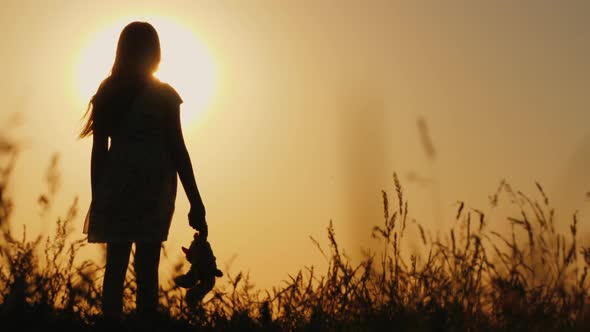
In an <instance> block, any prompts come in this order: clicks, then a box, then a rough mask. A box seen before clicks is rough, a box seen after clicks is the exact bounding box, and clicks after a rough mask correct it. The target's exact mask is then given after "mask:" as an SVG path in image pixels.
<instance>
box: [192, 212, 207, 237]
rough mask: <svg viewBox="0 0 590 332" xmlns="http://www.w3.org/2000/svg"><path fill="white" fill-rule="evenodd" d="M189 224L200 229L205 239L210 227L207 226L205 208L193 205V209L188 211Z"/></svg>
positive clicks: (200, 233) (197, 229)
mask: <svg viewBox="0 0 590 332" xmlns="http://www.w3.org/2000/svg"><path fill="white" fill-rule="evenodd" d="M188 224H189V225H190V226H191V227H192V228H194V229H195V230H196V231H198V232H199V235H200V236H203V238H204V239H205V240H206V239H207V235H208V234H209V229H208V227H207V220H205V209H204V208H194V207H193V206H191V210H190V211H189V213H188Z"/></svg>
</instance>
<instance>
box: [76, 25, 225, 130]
mask: <svg viewBox="0 0 590 332" xmlns="http://www.w3.org/2000/svg"><path fill="white" fill-rule="evenodd" d="M132 21H145V22H148V23H150V24H152V25H153V26H154V28H155V29H156V31H157V32H158V35H159V37H160V46H161V49H162V61H161V63H160V67H159V69H158V71H157V72H156V73H155V76H156V77H157V78H158V79H160V80H161V81H163V82H166V83H169V84H170V85H172V86H173V87H174V88H175V89H176V90H177V91H178V93H179V94H180V96H181V97H182V99H183V100H184V103H183V104H182V106H181V114H182V122H183V125H187V124H188V125H191V124H192V123H194V122H195V121H196V120H197V119H199V118H200V115H201V114H203V113H204V112H205V111H206V109H207V106H208V104H209V103H210V102H211V99H212V97H213V93H214V91H215V85H216V80H215V77H216V75H215V74H216V73H215V71H216V66H215V63H214V61H213V58H212V57H211V55H210V53H209V52H208V50H207V49H206V48H205V46H204V45H203V43H202V42H201V41H200V40H199V38H198V37H197V36H196V35H195V34H194V33H193V32H192V31H191V29H190V28H189V27H186V26H183V25H181V24H180V23H178V22H175V21H174V20H171V19H163V18H145V17H143V18H126V19H121V20H118V21H117V22H115V23H112V24H109V25H108V26H106V27H105V28H103V29H101V30H100V31H99V32H97V33H96V34H95V36H94V37H93V38H91V39H90V41H89V42H88V43H87V44H86V46H85V47H83V50H82V52H81V54H80V57H79V62H78V66H77V71H76V72H77V84H76V85H77V87H78V90H79V91H78V97H79V98H80V99H81V100H82V101H83V102H85V103H87V102H88V100H90V98H91V97H92V95H94V93H95V92H96V89H97V88H98V85H99V84H100V82H101V81H102V80H103V79H104V78H106V77H107V76H108V75H109V72H110V69H111V67H112V65H113V61H114V59H115V52H116V47H117V40H118V38H119V34H120V33H121V31H122V30H123V28H124V27H125V25H127V24H128V23H130V22H132Z"/></svg>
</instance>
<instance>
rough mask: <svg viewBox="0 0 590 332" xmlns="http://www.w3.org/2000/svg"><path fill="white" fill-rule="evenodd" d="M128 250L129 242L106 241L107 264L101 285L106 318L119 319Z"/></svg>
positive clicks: (129, 248) (129, 250)
mask: <svg viewBox="0 0 590 332" xmlns="http://www.w3.org/2000/svg"><path fill="white" fill-rule="evenodd" d="M130 252H131V243H107V266H106V270H105V273H104V281H103V286H102V312H103V315H104V317H105V318H107V319H114V320H119V319H121V313H122V310H123V283H124V282H125V273H126V272H127V265H128V264H129V253H130Z"/></svg>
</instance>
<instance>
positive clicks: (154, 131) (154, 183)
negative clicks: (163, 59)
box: [84, 81, 182, 242]
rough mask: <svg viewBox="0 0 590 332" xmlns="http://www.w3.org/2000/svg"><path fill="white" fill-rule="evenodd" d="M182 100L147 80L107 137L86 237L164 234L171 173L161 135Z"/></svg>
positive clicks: (157, 237)
mask: <svg viewBox="0 0 590 332" xmlns="http://www.w3.org/2000/svg"><path fill="white" fill-rule="evenodd" d="M181 103H182V99H181V98H180V96H179V95H178V93H177V92H176V91H175V90H174V89H173V88H172V87H171V86H170V85H168V84H165V83H161V82H158V81H154V82H151V83H149V84H148V85H147V86H146V87H145V88H144V90H143V91H142V92H141V93H139V94H138V96H137V97H136V98H135V100H134V102H133V104H132V107H131V109H130V110H129V112H127V114H126V116H125V117H124V118H123V119H122V122H121V124H120V125H121V127H120V130H117V133H116V134H113V135H112V137H111V144H110V148H109V151H108V157H107V162H106V166H105V169H104V170H103V173H102V175H101V178H100V179H99V180H98V182H97V185H96V188H95V192H94V193H93V197H92V203H91V205H90V208H89V210H88V213H87V216H86V221H85V225H84V233H87V234H88V242H162V241H165V240H166V239H167V237H168V231H169V228H170V222H171V220H172V214H173V213H174V204H175V200H176V188H177V176H176V165H175V164H174V162H173V159H172V155H171V152H170V148H169V147H168V146H167V144H168V143H167V140H166V137H167V135H168V133H167V132H166V130H169V129H168V128H169V126H168V125H167V123H169V121H171V120H170V119H172V117H171V114H170V112H175V111H177V110H176V109H177V106H178V105H179V104H181Z"/></svg>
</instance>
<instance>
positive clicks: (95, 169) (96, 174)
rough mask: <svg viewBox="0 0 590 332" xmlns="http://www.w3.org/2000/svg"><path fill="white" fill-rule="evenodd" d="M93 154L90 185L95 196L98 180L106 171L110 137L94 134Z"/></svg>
mask: <svg viewBox="0 0 590 332" xmlns="http://www.w3.org/2000/svg"><path fill="white" fill-rule="evenodd" d="M92 137H93V139H92V156H91V161H90V185H91V188H92V196H94V194H95V191H96V187H97V185H98V180H99V179H100V176H101V175H102V172H103V171H104V166H105V163H106V160H107V155H108V137H107V136H106V135H103V134H97V133H96V132H94V133H93V134H92Z"/></svg>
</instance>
